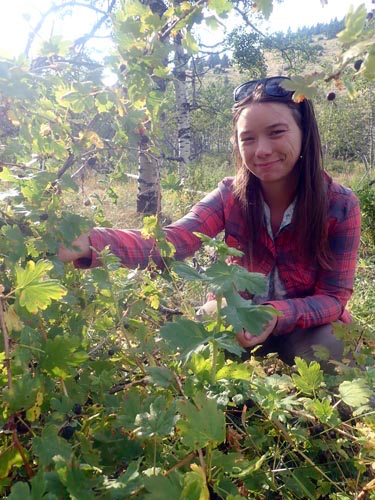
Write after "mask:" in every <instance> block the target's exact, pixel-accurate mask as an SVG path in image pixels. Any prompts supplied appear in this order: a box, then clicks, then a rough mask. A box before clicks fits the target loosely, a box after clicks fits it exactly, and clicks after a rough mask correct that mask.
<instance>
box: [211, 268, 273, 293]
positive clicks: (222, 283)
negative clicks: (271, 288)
mask: <svg viewBox="0 0 375 500" xmlns="http://www.w3.org/2000/svg"><path fill="white" fill-rule="evenodd" d="M206 275H207V276H208V277H209V278H212V281H211V284H210V289H211V290H212V291H213V292H214V293H216V294H224V293H226V292H232V291H233V288H234V289H235V290H237V291H245V290H247V291H248V292H249V293H263V292H265V291H266V280H265V276H264V275H263V274H261V273H249V272H248V271H247V270H246V269H245V268H244V267H242V266H238V265H237V264H233V265H230V266H229V265H228V264H225V263H224V262H216V263H215V264H213V265H212V266H210V267H209V268H208V269H207V271H206Z"/></svg>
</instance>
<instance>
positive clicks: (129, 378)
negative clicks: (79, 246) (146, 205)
mask: <svg viewBox="0 0 375 500" xmlns="http://www.w3.org/2000/svg"><path fill="white" fill-rule="evenodd" d="M0 175H1V182H2V183H6V185H7V187H8V190H7V191H4V192H3V193H2V198H1V224H2V225H1V233H2V238H1V239H0V254H1V259H2V262H1V271H0V272H1V283H2V286H3V289H2V293H3V295H2V298H1V306H2V307H1V309H0V322H1V331H2V342H3V345H2V360H3V368H2V372H1V379H0V380H1V392H2V399H3V401H4V404H3V407H2V414H1V436H2V440H1V451H0V453H1V455H0V488H1V490H0V491H1V495H2V496H3V497H5V498H10V499H12V500H16V499H21V498H22V500H27V499H32V500H35V499H41V498H43V499H44V498H48V499H57V498H59V499H65V498H66V499H69V498H78V499H81V498H82V499H83V498H84V499H90V498H102V499H120V498H121V499H122V498H141V499H142V498H144V499H149V500H151V499H154V500H157V499H165V498H182V499H197V500H198V499H208V498H228V499H232V500H234V499H236V498H243V497H248V498H259V499H262V498H264V499H265V498H311V499H314V498H332V499H333V498H334V499H336V498H340V499H344V498H353V496H355V495H356V494H357V495H362V497H364V495H365V494H366V492H367V491H369V492H370V493H369V494H370V498H371V488H372V485H373V478H374V471H373V467H372V464H373V463H374V462H375V410H374V409H373V408H372V406H371V396H372V394H373V392H374V385H375V369H374V368H373V367H372V366H373V365H374V358H373V355H372V354H371V349H370V347H371V344H370V345H369V346H367V347H365V348H364V349H363V350H362V353H361V354H360V356H359V357H358V362H359V365H360V366H367V367H368V368H366V369H364V370H359V369H355V368H348V367H347V366H346V365H345V363H344V364H343V365H340V366H338V373H337V375H331V376H329V375H326V374H324V373H323V372H322V370H321V369H320V367H319V364H318V363H316V362H314V363H311V364H307V363H306V362H304V361H303V360H299V359H297V360H296V367H295V368H290V367H287V366H283V365H282V363H281V362H280V361H279V360H277V359H276V358H274V357H272V356H270V357H269V358H267V359H265V360H262V361H259V360H257V359H256V358H254V357H252V358H250V360H248V361H242V360H241V354H242V353H241V348H240V347H239V346H238V344H237V343H236V341H235V335H234V331H237V330H238V329H239V328H241V327H242V326H244V327H246V328H248V329H249V330H251V331H253V332H255V333H257V332H259V331H260V330H261V326H262V324H263V323H264V322H265V321H266V320H267V319H268V317H269V313H268V311H267V308H262V307H255V306H252V305H251V303H249V302H248V301H244V300H243V299H242V298H241V297H240V296H239V295H238V294H237V290H243V289H245V288H247V289H248V290H249V291H250V292H258V293H259V292H260V291H261V290H262V288H263V286H264V283H263V279H262V277H261V276H260V275H257V274H249V273H247V272H246V271H245V270H244V269H243V268H241V267H237V266H230V267H228V266H227V265H226V264H225V262H224V260H225V257H226V255H227V254H228V252H233V251H234V250H233V249H228V248H227V247H226V246H225V245H223V244H221V243H218V242H215V241H213V242H210V241H209V240H207V241H205V243H206V244H211V245H214V246H215V247H216V250H217V254H218V256H219V258H218V260H217V261H216V262H214V263H213V264H211V265H210V266H208V267H207V268H204V269H200V272H198V271H196V270H195V269H193V268H191V267H189V266H188V265H186V264H183V263H176V262H173V259H172V258H171V257H172V255H173V249H171V248H170V247H169V245H167V244H166V242H165V241H164V239H163V233H162V232H161V231H160V230H159V229H158V227H157V225H156V224H155V221H153V220H152V219H149V220H148V223H147V224H146V227H145V230H144V231H145V234H154V235H155V236H156V237H157V239H158V244H159V246H160V248H161V249H162V251H163V252H164V255H165V263H166V268H165V270H164V271H162V272H161V271H158V270H156V269H154V268H153V267H152V265H151V267H150V269H149V270H147V271H142V272H140V271H129V270H125V269H122V268H120V267H119V263H118V261H117V259H116V258H114V257H113V256H112V255H110V254H108V253H107V252H104V253H103V256H102V259H103V263H104V265H103V267H102V268H99V269H95V270H92V271H88V272H82V271H77V270H75V269H73V267H72V266H67V267H66V269H64V267H63V265H62V264H61V263H59V262H58V261H57V260H56V258H55V257H54V255H55V252H56V246H57V243H58V242H64V243H65V244H68V242H69V241H71V239H72V238H74V237H75V236H76V235H77V234H78V233H80V232H81V231H82V230H84V229H85V228H86V227H89V225H90V223H89V222H88V221H86V220H84V219H82V218H81V217H79V216H75V215H72V214H70V213H69V212H65V211H64V207H63V205H62V203H61V201H59V198H60V196H61V190H62V189H68V190H74V188H75V187H74V184H72V182H71V181H70V180H69V178H66V177H63V178H62V179H61V180H59V181H58V182H56V181H55V179H54V177H53V174H51V173H47V172H39V173H37V174H35V173H34V174H30V175H28V176H26V177H22V178H19V177H18V176H16V175H14V174H13V173H12V171H10V170H8V169H4V170H3V172H2V173H1V174H0ZM186 283H188V285H186ZM186 286H188V290H186V289H185V287H186ZM202 286H203V287H205V288H208V289H210V290H211V291H213V292H215V293H216V295H217V297H218V299H219V302H220V299H221V297H225V298H226V301H227V303H228V306H227V307H226V308H223V309H221V310H220V313H219V312H218V314H217V317H215V318H214V319H209V320H205V321H203V322H197V321H194V310H193V308H191V307H190V306H189V305H188V303H187V302H186V301H185V299H184V297H185V294H189V295H193V294H194V293H198V291H199V290H200V289H201V287H202ZM181 311H183V313H184V314H183V315H182V314H180V313H181ZM337 333H338V335H342V336H343V338H345V339H346V340H348V345H349V344H351V348H355V346H356V343H357V341H358V339H359V337H360V336H361V335H363V332H362V331H361V332H360V331H356V328H355V327H353V328H352V329H351V331H350V332H347V331H345V330H344V329H341V330H340V331H338V332H337ZM349 341H350V342H349ZM319 356H320V357H321V358H322V359H324V358H325V356H326V353H325V352H324V351H322V350H320V352H319ZM369 403H370V404H369Z"/></svg>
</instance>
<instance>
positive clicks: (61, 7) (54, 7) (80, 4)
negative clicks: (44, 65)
mask: <svg viewBox="0 0 375 500" xmlns="http://www.w3.org/2000/svg"><path fill="white" fill-rule="evenodd" d="M67 7H85V8H87V9H90V10H94V11H95V12H98V13H100V14H106V12H104V11H102V10H100V9H98V8H97V7H95V6H93V5H90V4H87V3H83V2H77V1H75V0H72V1H70V2H65V3H62V4H60V5H56V4H54V5H52V7H50V8H49V9H48V10H47V11H46V12H45V13H44V14H42V16H41V18H40V19H39V22H38V23H37V25H36V26H35V28H34V29H33V30H32V31H31V32H30V35H29V38H28V40H27V44H26V47H25V55H26V57H27V56H28V55H29V51H30V48H31V45H32V43H33V41H34V39H35V37H36V35H37V34H38V32H39V30H40V29H41V27H42V26H43V24H44V21H45V20H46V19H47V17H48V16H49V15H50V14H53V13H54V12H57V11H59V10H60V11H61V10H64V9H65V8H67Z"/></svg>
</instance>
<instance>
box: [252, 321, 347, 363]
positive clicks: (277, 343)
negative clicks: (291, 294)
mask: <svg viewBox="0 0 375 500" xmlns="http://www.w3.org/2000/svg"><path fill="white" fill-rule="evenodd" d="M319 345H320V346H323V347H325V348H326V349H327V350H328V352H329V360H335V361H341V360H342V358H343V351H344V344H343V342H342V341H341V340H339V339H337V338H336V337H335V336H334V334H333V331H332V325H330V324H328V325H322V326H316V327H313V328H306V329H303V328H297V329H296V330H293V331H292V332H291V333H288V334H285V335H280V336H277V337H275V336H273V335H270V336H269V337H268V339H267V340H266V342H265V343H264V344H263V345H262V346H261V347H260V348H259V349H258V350H257V351H256V353H255V356H266V355H267V354H269V353H271V352H276V353H278V355H279V357H280V359H282V360H283V361H284V362H285V363H287V364H288V365H293V364H294V358H295V357H296V356H298V357H300V358H303V359H304V360H306V361H318V362H319V363H320V366H321V368H322V369H323V370H324V371H326V372H328V373H334V372H335V365H334V364H332V363H330V362H329V360H327V361H325V360H321V359H319V358H318V356H315V351H314V349H313V346H319ZM248 357H249V355H247V356H246V355H245V359H246V358H248ZM345 357H346V358H347V357H350V356H347V355H345Z"/></svg>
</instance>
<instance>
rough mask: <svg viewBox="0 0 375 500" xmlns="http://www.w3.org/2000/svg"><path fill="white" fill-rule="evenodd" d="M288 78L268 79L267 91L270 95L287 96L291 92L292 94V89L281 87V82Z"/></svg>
mask: <svg viewBox="0 0 375 500" xmlns="http://www.w3.org/2000/svg"><path fill="white" fill-rule="evenodd" d="M284 80H286V78H274V79H271V80H268V81H266V83H265V91H266V92H267V94H268V95H270V96H272V97H286V96H287V95H289V94H292V92H291V91H290V90H286V89H284V88H283V87H281V83H282V82H283V81H284Z"/></svg>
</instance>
